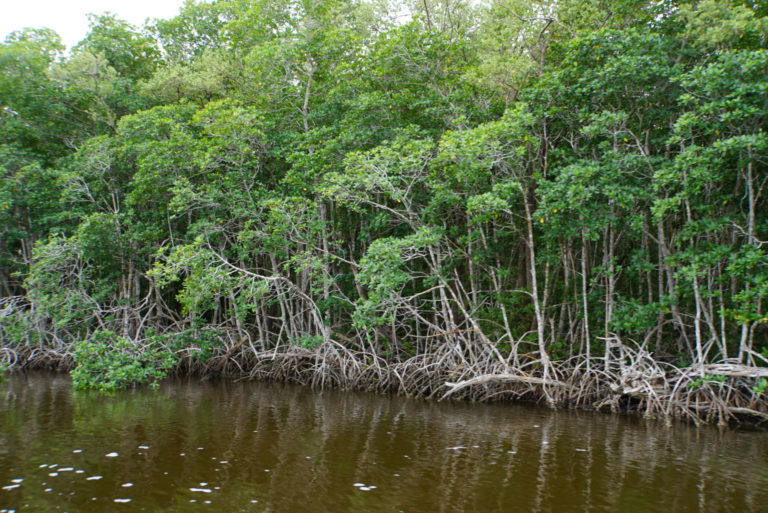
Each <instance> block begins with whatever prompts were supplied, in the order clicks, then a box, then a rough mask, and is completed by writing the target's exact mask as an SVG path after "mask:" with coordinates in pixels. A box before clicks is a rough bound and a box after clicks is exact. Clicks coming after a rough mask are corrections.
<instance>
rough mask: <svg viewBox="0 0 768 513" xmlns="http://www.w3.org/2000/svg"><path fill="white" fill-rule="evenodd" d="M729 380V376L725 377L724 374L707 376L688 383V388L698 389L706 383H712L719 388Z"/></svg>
mask: <svg viewBox="0 0 768 513" xmlns="http://www.w3.org/2000/svg"><path fill="white" fill-rule="evenodd" d="M727 380H728V376H724V375H722V374H716V375H713V376H710V375H706V376H703V377H701V378H696V379H694V380H693V381H691V382H690V383H688V388H691V389H696V388H700V387H701V386H703V385H704V384H705V383H712V384H715V385H718V386H722V384H723V383H725V382H726V381H727Z"/></svg>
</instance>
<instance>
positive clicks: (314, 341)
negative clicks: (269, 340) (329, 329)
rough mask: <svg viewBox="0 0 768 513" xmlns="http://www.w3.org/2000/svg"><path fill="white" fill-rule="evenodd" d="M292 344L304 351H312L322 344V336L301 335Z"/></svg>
mask: <svg viewBox="0 0 768 513" xmlns="http://www.w3.org/2000/svg"><path fill="white" fill-rule="evenodd" d="M293 343H294V344H296V345H297V346H299V347H303V348H304V349H314V348H316V347H319V346H320V344H322V343H323V337H322V335H301V336H300V337H296V338H295V339H294V340H293Z"/></svg>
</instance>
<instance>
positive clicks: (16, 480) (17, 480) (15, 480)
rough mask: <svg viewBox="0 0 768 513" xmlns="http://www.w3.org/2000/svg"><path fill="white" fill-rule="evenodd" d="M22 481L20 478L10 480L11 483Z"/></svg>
mask: <svg viewBox="0 0 768 513" xmlns="http://www.w3.org/2000/svg"><path fill="white" fill-rule="evenodd" d="M22 481H24V480H23V479H22V478H20V477H19V478H16V479H11V483H21V482H22Z"/></svg>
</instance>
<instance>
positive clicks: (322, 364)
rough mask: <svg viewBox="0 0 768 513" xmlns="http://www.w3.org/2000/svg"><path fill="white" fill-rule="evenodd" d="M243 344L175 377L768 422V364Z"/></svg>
mask: <svg viewBox="0 0 768 513" xmlns="http://www.w3.org/2000/svg"><path fill="white" fill-rule="evenodd" d="M222 349H223V348H222ZM238 349H239V350H238V351H232V350H231V349H230V350H229V351H223V350H219V351H217V352H216V353H215V354H214V355H212V356H211V357H210V358H209V359H208V360H207V361H206V362H200V361H196V360H195V359H194V358H193V357H192V356H189V355H187V356H182V357H180V358H179V362H178V364H177V365H176V366H174V367H173V368H172V369H170V371H169V372H168V373H167V374H168V375H176V376H218V377H221V378H224V379H234V380H243V379H245V380H254V381H270V382H283V383H293V384H299V385H304V386H307V387H310V388H313V389H320V390H323V389H339V390H355V391H365V392H374V393H379V394H393V395H403V396H406V397H416V398H423V399H427V400H437V401H440V400H445V399H454V400H462V401H469V402H481V403H488V402H500V403H515V402H524V403H535V404H539V405H542V406H545V407H549V408H553V409H578V410H588V411H601V412H611V413H618V414H622V415H636V416H641V417H644V418H655V419H667V420H673V419H677V420H683V421H686V422H689V423H692V424H694V425H696V426H701V425H705V424H710V425H719V426H727V425H733V426H753V427H759V428H768V400H766V398H765V397H764V395H763V394H759V393H756V392H755V390H753V386H752V385H753V381H755V380H757V379H759V378H762V377H768V368H763V367H748V366H744V365H737V364H733V363H721V364H710V365H705V366H703V367H697V368H692V367H686V368H674V367H671V366H666V370H664V368H663V367H662V365H663V364H661V363H659V362H655V361H654V360H653V359H651V358H650V356H648V355H646V358H645V359H644V360H643V362H642V363H643V364H644V365H639V362H635V365H633V366H624V367H623V368H622V367H621V366H615V368H608V369H606V368H605V367H604V366H602V363H603V362H600V361H599V359H594V360H593V361H592V362H587V361H586V360H585V359H583V358H580V359H578V360H577V361H574V360H575V359H574V358H571V359H569V360H566V361H554V362H551V367H550V369H549V376H548V377H547V378H546V379H545V378H544V377H543V376H542V375H541V374H542V373H541V369H536V368H535V367H536V365H535V364H536V363H537V362H536V361H533V362H532V363H531V365H530V367H532V368H527V369H519V368H518V369H515V368H512V366H510V365H509V364H506V363H505V362H500V361H490V360H486V361H483V362H476V363H474V364H473V365H465V364H462V362H456V361H455V360H453V359H451V358H449V357H448V356H450V353H449V354H443V355H439V354H423V355H417V356H414V357H411V358H409V359H407V360H403V361H389V360H386V359H384V358H382V357H381V356H378V355H374V354H373V353H370V352H364V351H358V352H355V351H351V350H349V349H347V348H345V347H343V346H342V345H341V344H336V343H333V342H332V343H327V344H323V345H322V346H320V347H318V348H316V349H303V348H298V347H291V348H287V350H285V351H277V350H269V351H252V350H249V349H242V348H238ZM440 356H442V358H440ZM0 361H5V362H6V363H7V364H8V369H9V370H10V371H15V370H22V371H24V370H50V371H55V372H69V371H71V370H72V369H74V368H75V365H76V364H75V359H74V354H73V353H72V352H70V351H67V350H61V349H54V348H44V347H35V346H24V347H19V346H16V347H7V346H4V347H0ZM598 364H600V365H598ZM537 371H538V372H537ZM702 372H704V376H705V377H704V378H702V377H701V374H702ZM708 377H709V378H712V379H707V378H708ZM715 378H716V379H715Z"/></svg>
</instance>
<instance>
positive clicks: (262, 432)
mask: <svg viewBox="0 0 768 513" xmlns="http://www.w3.org/2000/svg"><path fill="white" fill-rule="evenodd" d="M14 485H19V486H14ZM0 486H2V487H5V488H2V489H0V511H14V510H15V511H20V512H21V511H30V512H57V511H63V512H70V513H75V512H135V511H152V512H217V513H218V512H290V513H302V512H307V513H316V512H333V513H342V512H400V511H403V512H408V513H430V512H446V513H461V512H482V513H490V512H505V513H506V512H563V513H570V512H587V511H588V512H603V511H605V512H608V511H610V512H614V511H615V512H627V513H631V512H643V513H647V512H655V511H658V512H665V513H667V512H681V513H682V512H720V511H733V512H739V513H742V512H766V511H768V434H767V433H761V432H736V431H721V430H717V429H715V428H704V429H695V428H692V427H689V426H686V425H682V424H675V425H673V426H671V427H670V426H665V425H664V424H663V423H658V422H649V421H644V420H641V419H633V418H620V417H616V416H611V415H605V414H595V413H588V412H580V413H574V412H552V411H549V410H547V409H544V408H537V407H530V406H520V405H472V404H463V403H433V402H424V401H418V400H409V399H404V398H398V397H395V398H388V397H381V396H376V395H369V394H361V393H350V392H322V393H320V392H313V391H311V390H307V389H304V388H300V387H294V386H281V385H269V384H260V383H233V382H200V381H199V380H191V379H190V380H175V381H168V382H166V383H164V384H163V386H162V387H161V388H160V390H158V391H152V390H139V391H132V392H124V393H119V394H115V395H112V396H101V395H98V394H94V393H73V392H72V390H71V385H70V381H69V379H68V378H67V377H66V376H61V375H48V374H33V375H26V376H25V375H16V376H13V377H12V379H11V380H10V381H8V382H6V383H3V384H0Z"/></svg>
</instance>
